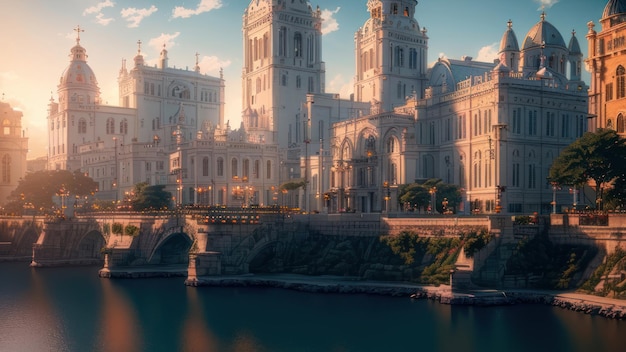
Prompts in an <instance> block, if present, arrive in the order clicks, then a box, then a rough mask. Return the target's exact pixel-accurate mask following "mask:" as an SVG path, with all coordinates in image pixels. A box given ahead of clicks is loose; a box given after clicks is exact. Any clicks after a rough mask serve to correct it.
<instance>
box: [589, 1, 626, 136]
mask: <svg viewBox="0 0 626 352" xmlns="http://www.w3.org/2000/svg"><path fill="white" fill-rule="evenodd" d="M587 26H588V28H589V31H588V32H587V41H588V43H589V53H588V56H587V59H586V60H585V63H586V66H587V70H588V71H589V72H591V89H590V90H589V105H590V106H589V114H590V118H591V119H590V121H592V124H591V128H592V129H597V128H612V129H614V130H616V131H617V132H618V133H620V134H622V135H623V134H625V133H626V120H625V118H626V105H625V104H624V99H626V64H625V62H624V58H625V57H626V56H625V54H624V49H625V48H626V1H624V0H610V1H609V2H608V3H607V5H606V7H605V9H604V13H603V14H602V19H600V26H601V27H600V32H596V29H595V27H596V25H595V24H594V23H593V22H589V23H588V24H587Z"/></svg>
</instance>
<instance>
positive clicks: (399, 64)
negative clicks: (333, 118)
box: [354, 0, 428, 111]
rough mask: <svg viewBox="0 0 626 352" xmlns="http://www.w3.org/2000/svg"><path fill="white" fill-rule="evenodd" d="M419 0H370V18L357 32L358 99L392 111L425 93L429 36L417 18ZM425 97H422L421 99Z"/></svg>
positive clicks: (368, 7)
mask: <svg viewBox="0 0 626 352" xmlns="http://www.w3.org/2000/svg"><path fill="white" fill-rule="evenodd" d="M416 6H417V1H416V0H368V2H367V9H368V11H369V13H370V18H369V19H368V20H367V21H366V22H365V25H364V26H363V27H361V28H360V29H359V30H358V31H357V32H356V34H355V37H354V41H355V48H356V49H355V51H356V82H355V85H354V93H355V99H356V100H357V101H362V102H372V103H373V106H372V108H373V111H381V109H382V110H383V111H390V110H392V109H393V107H395V106H401V105H404V104H405V103H406V97H407V96H413V94H414V92H415V93H417V94H420V95H421V92H422V91H423V88H424V84H425V82H426V66H427V54H428V37H427V36H426V29H420V26H419V24H418V23H417V21H416V20H415V17H414V16H415V7H416ZM419 97H421V96H418V98H419Z"/></svg>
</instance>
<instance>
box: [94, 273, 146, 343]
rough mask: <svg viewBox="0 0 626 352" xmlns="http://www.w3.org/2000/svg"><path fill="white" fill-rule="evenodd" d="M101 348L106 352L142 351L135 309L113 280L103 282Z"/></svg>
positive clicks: (139, 325)
mask: <svg viewBox="0 0 626 352" xmlns="http://www.w3.org/2000/svg"><path fill="white" fill-rule="evenodd" d="M101 283H102V305H101V306H102V313H101V320H100V334H99V335H100V336H99V341H100V347H101V348H102V351H105V352H126V351H128V352H133V351H142V340H141V336H142V334H141V331H140V327H141V324H140V322H139V321H138V319H137V316H136V312H135V307H134V305H133V303H132V302H130V301H129V299H128V298H127V297H126V296H125V295H124V293H123V292H121V290H119V289H118V288H117V287H115V285H114V283H113V282H111V280H101Z"/></svg>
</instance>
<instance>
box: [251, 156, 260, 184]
mask: <svg viewBox="0 0 626 352" xmlns="http://www.w3.org/2000/svg"><path fill="white" fill-rule="evenodd" d="M260 170H261V162H260V161H258V160H255V161H254V167H253V168H252V176H253V177H254V178H256V179H258V178H259V177H261V172H260Z"/></svg>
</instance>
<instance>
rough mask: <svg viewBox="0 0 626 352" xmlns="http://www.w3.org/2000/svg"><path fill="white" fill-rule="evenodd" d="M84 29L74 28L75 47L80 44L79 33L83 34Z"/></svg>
mask: <svg viewBox="0 0 626 352" xmlns="http://www.w3.org/2000/svg"><path fill="white" fill-rule="evenodd" d="M84 31H85V30H84V29H81V28H80V25H78V26H76V28H74V32H76V45H79V44H80V32H84Z"/></svg>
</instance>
